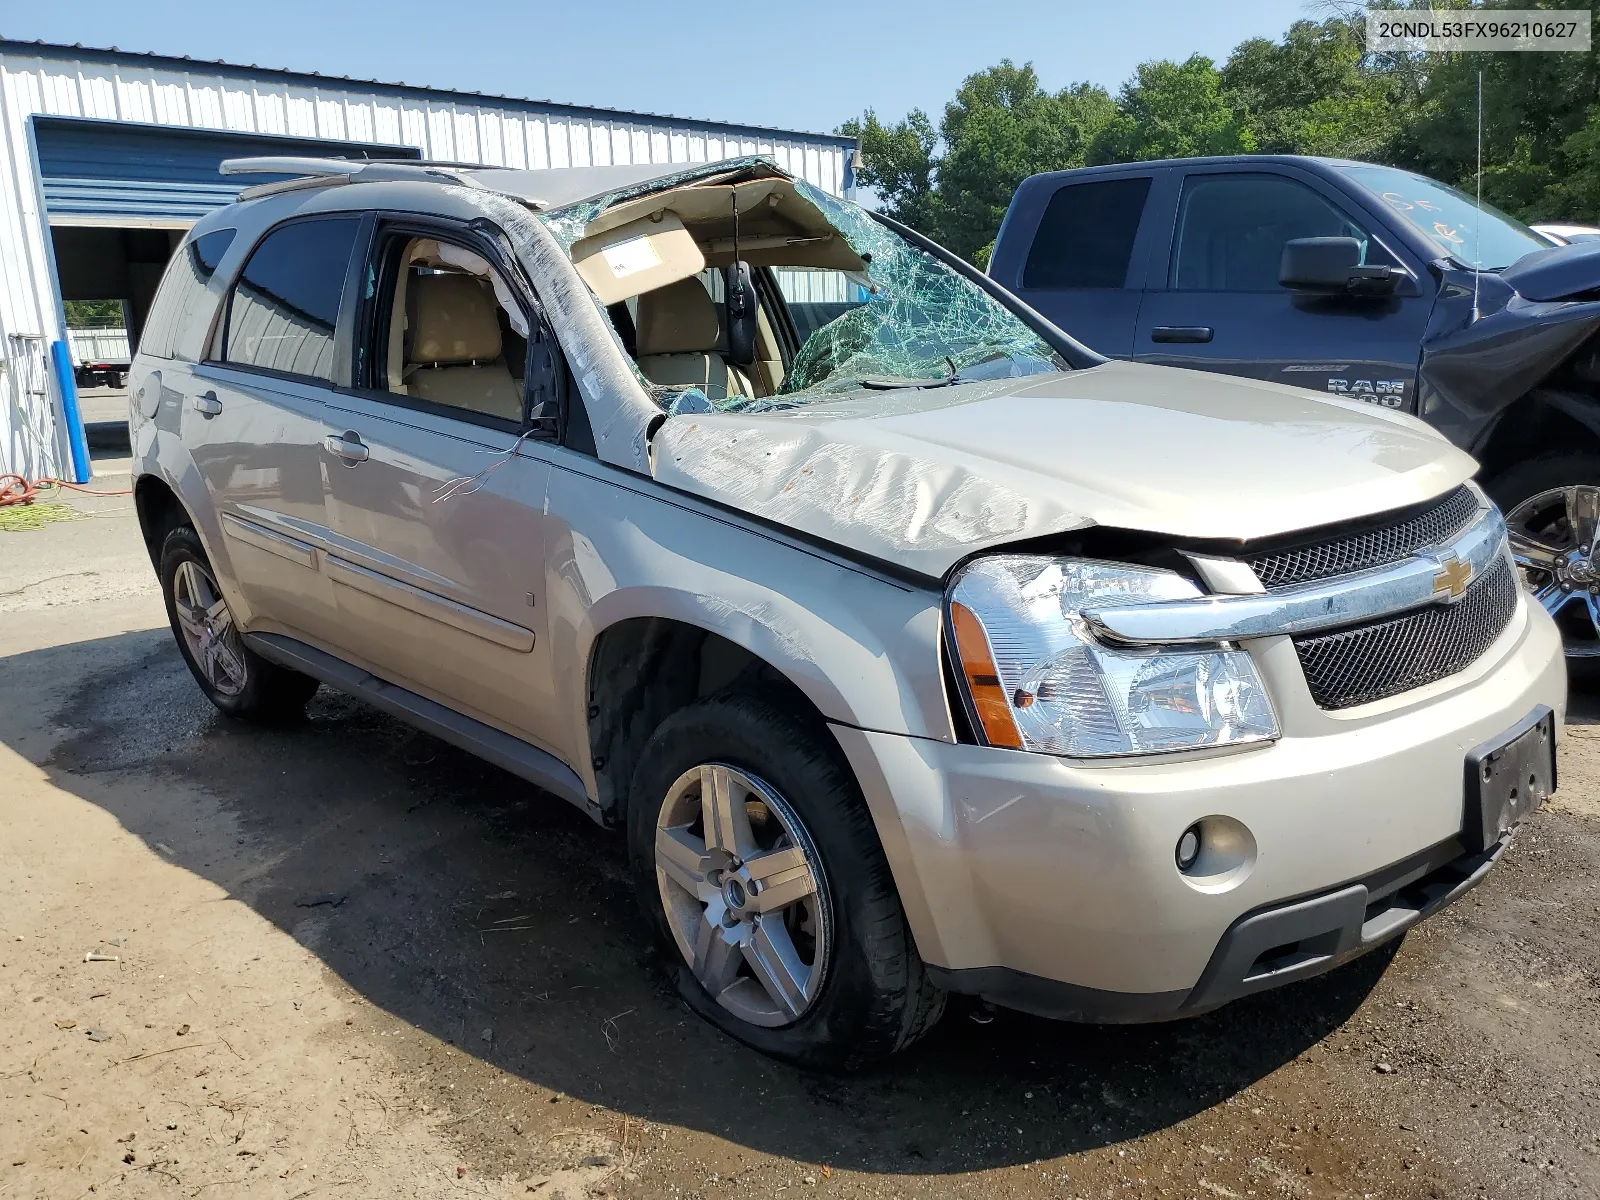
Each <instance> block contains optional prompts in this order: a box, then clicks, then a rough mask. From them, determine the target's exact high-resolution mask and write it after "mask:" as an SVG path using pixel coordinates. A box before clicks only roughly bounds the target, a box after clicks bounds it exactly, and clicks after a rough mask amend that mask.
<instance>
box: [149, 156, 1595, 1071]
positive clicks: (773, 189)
mask: <svg viewBox="0 0 1600 1200" xmlns="http://www.w3.org/2000/svg"><path fill="white" fill-rule="evenodd" d="M225 169H229V170H233V171H238V172H259V173H264V174H267V175H269V176H271V178H270V181H269V182H265V183H261V184H258V185H257V186H255V187H253V188H250V189H248V190H247V191H246V192H244V193H243V194H242V195H241V196H240V199H239V202H238V203H236V204H234V205H232V206H230V207H228V208H225V209H222V210H220V211H218V212H215V213H213V214H211V215H210V216H208V217H206V218H205V219H204V220H203V221H201V222H200V223H199V225H197V226H196V227H195V228H194V230H193V231H192V233H190V234H189V236H188V237H187V239H186V240H185V242H184V244H183V246H182V248H181V250H180V251H179V253H178V254H177V255H176V257H175V259H174V261H173V264H172V265H171V266H170V267H169V269H168V272H167V276H166V279H165V281H164V282H163V284H162V286H161V290H160V293H159V295H158V297H157V299H156V302H155V305H154V308H153V310H152V312H151V315H150V318H149V322H148V326H147V329H146V332H145V335H144V338H143V341H142V343H141V346H140V352H139V354H138V357H137V360H136V362H135V363H134V366H133V371H132V377H131V384H130V391H131V396H132V398H131V404H132V408H133V412H132V428H133V435H134V450H135V456H136V461H137V473H138V479H137V500H138V510H139V517H140V521H141V524H142V528H143V531H144V536H145V539H146V541H147V542H148V545H149V549H150V555H151V559H152V562H153V563H154V564H155V567H156V569H157V571H158V572H159V574H160V578H161V583H162V587H163V588H164V590H165V594H166V602H167V607H168V611H169V613H170V616H171V620H172V628H173V632H174V634H175V636H176V638H177V641H178V645H179V646H180V647H181V649H182V651H183V654H184V656H185V657H186V659H187V660H188V663H189V666H190V667H191V668H192V669H193V672H194V675H195V678H196V680H197V681H198V682H199V685H200V687H201V688H202V689H203V690H204V691H205V693H206V695H207V696H208V697H210V699H211V700H212V701H213V702H214V703H215V704H216V705H217V707H218V708H220V709H222V710H223V711H224V712H226V713H229V714H232V715H235V716H239V717H249V718H265V719H271V718H281V717H283V716H284V715H286V714H294V713H296V712H298V711H300V710H301V709H302V708H303V706H304V704H305V702H306V700H307V699H308V697H309V696H310V695H311V693H312V692H313V691H314V690H315V689H316V687H317V686H318V685H319V683H321V684H328V685H330V686H332V687H334V688H338V689H340V690H343V691H346V692H349V693H351V694H353V695H355V696H358V697H361V698H363V699H365V700H367V701H369V702H370V703H372V704H373V705H376V706H377V707H379V708H382V709H385V710H387V711H388V712H391V713H393V714H396V715H397V716H399V717H401V718H403V719H405V720H407V721H410V722H413V723H415V724H416V725H418V726H420V727H422V728H423V729H426V730H428V731H430V732H432V733H434V734H436V735H437V736H439V737H441V738H444V739H446V740H448V741H450V742H454V743H456V744H458V745H461V746H464V747H467V748H468V749H470V750H472V751H473V752H475V753H477V754H480V755H482V756H483V757H484V758H486V759H488V760H490V761H491V762H494V763H497V764H499V765H500V766H502V767H504V768H505V769H506V770H508V771H511V772H513V773H514V774H516V775H519V776H522V777H523V778H526V779H529V780H532V781H534V782H535V783H537V784H538V785H540V786H541V787H543V788H545V789H547V790H548V791H550V792H553V793H555V794H556V795H559V796H562V797H564V798H566V799H568V800H570V801H571V802H572V803H574V804H576V805H578V806H579V807H580V808H582V809H583V810H584V811H585V812H587V813H589V814H590V815H591V816H592V817H593V818H594V820H596V821H597V822H599V823H601V824H603V825H605V826H608V827H615V828H617V829H620V830H623V831H625V833H626V837H627V839H628V844H629V849H630V854H631V860H632V862H633V865H634V870H635V872H636V876H637V881H638V888H639V894H640V900H641V902H642V903H643V905H644V907H645V910H646V912H647V913H648V914H649V917H650V920H651V922H652V924H653V925H654V927H655V928H656V930H657V931H658V933H659V937H660V941H661V945H662V948H663V950H664V952H665V954H666V955H667V957H668V959H669V960H670V962H671V963H672V969H673V971H674V973H675V975H676V977H677V980H678V986H679V987H680V989H681V991H682V994H683V996H684V997H685V998H686V1000H687V1001H688V1003H689V1004H690V1005H692V1006H693V1007H694V1008H695V1009H696V1010H697V1011H698V1012H700V1013H701V1014H703V1015H704V1016H705V1017H706V1018H708V1019H709V1020H711V1021H713V1022H715V1023H716V1024H717V1025H719V1026H721V1027H722V1028H723V1029H725V1030H727V1031H728V1032H729V1033H731V1034H733V1035H734V1036H735V1037H738V1038H740V1039H742V1040H743V1041H745V1042H747V1043H749V1044H750V1045H752V1046H755V1047H758V1048H760V1049H762V1050H764V1051H766V1052H768V1053H770V1054H774V1055H777V1056H779V1057H782V1058H785V1059H789V1060H791V1061H794V1062H797V1063H802V1064H806V1065H811V1066H824V1067H850V1066H854V1065H858V1064H861V1063H865V1062H869V1061H871V1060H874V1059H877V1058H880V1057H882V1056H885V1055H888V1054H890V1053H892V1052H894V1051H896V1050H898V1049H900V1048H902V1047H904V1046H906V1045H908V1044H909V1043H911V1042H912V1041H914V1040H916V1038H918V1037H919V1036H920V1035H921V1034H923V1033H924V1032H926V1031H927V1030H928V1029H929V1028H930V1027H931V1026H932V1025H933V1024H934V1022H935V1021H936V1020H937V1019H938V1017H939V1014H940V1012H941V1010H942V1008H943V1004H944V997H945V995H946V994H947V993H948V992H961V993H970V994H976V995H980V996H984V997H987V998H989V999H991V1000H993V1001H994V1002H996V1003H999V1004H1002V1005H1009V1006H1012V1007H1015V1008H1019V1009H1025V1010H1028V1011H1031V1012H1035V1013H1042V1014H1046V1015H1051V1016H1057V1017H1063V1018H1069V1019H1073V1020H1082V1021H1150V1020H1161V1019H1166V1018H1172V1017H1181V1016H1185V1015H1189V1014H1193V1013H1198V1012H1203V1011H1206V1010H1208V1009H1211V1008H1214V1007H1216V1006H1217V1005H1220V1004H1223V1003H1225V1002H1227V1001H1229V1000H1232V999H1234V998H1236V997H1239V996H1243V995H1246V994H1248V993H1252V992H1256V991H1260V990H1262V989H1264V988H1269V987H1274V986H1276V985H1279V984H1283V983H1288V982H1290V981H1292V980H1297V979H1303V978H1305V977H1307V976H1310V975H1314V974H1317V973H1319V972H1321V971H1325V970H1327V969H1329V968H1331V967H1333V966H1335V965H1337V964H1339V963H1342V962H1344V961H1346V960H1347V959H1349V958H1351V957H1353V956H1355V955H1357V954H1360V953H1362V952H1363V951H1365V950H1368V949H1370V948H1372V947H1373V946H1375V945H1377V944H1379V943H1381V942H1383V941H1385V940H1387V939H1390V938H1392V937H1394V936H1396V935H1397V934H1399V933H1401V932H1402V931H1403V930H1405V929H1407V928H1408V927H1409V926H1411V925H1412V924H1414V923H1415V922H1417V921H1419V920H1421V919H1422V918H1424V917H1426V916H1427V915H1428V914H1430V913H1432V912H1435V911H1437V910H1438V909H1439V908H1440V907H1442V906H1443V905H1445V904H1448V903H1450V902H1451V901H1452V900H1454V899H1455V898H1456V897H1458V896H1460V895H1461V894H1462V893H1463V892H1464V891H1466V890H1467V889H1468V888H1470V887H1472V886H1473V885H1474V884H1476V883H1477V882H1478V881H1479V880H1480V879H1482V878H1483V876H1484V874H1485V873H1486V872H1487V871H1488V870H1489V869H1490V867H1491V866H1492V865H1493V863H1494V862H1495V861H1496V860H1497V858H1498V857H1499V856H1500V854H1501V853H1502V851H1503V850H1504V848H1505V846H1506V845H1507V842H1508V839H1509V837H1510V835H1511V833H1512V831H1513V830H1514V828H1515V827H1516V826H1517V824H1518V822H1519V821H1520V820H1521V819H1522V818H1523V817H1524V816H1525V815H1526V814H1527V813H1528V812H1529V811H1530V810H1531V809H1532V808H1533V807H1534V806H1536V805H1537V804H1538V803H1539V802H1540V801H1541V799H1542V798H1543V797H1544V796H1545V795H1546V794H1547V793H1548V792H1549V791H1550V790H1551V789H1552V788H1553V787H1554V784H1555V774H1554V772H1555V768H1554V745H1555V738H1556V734H1557V730H1558V729H1559V724H1560V716H1561V711H1562V708H1563V704H1564V697H1565V676H1564V666H1563V659H1562V654H1561V644H1560V639H1559V638H1558V636H1557V633H1556V631H1555V628H1554V626H1553V625H1552V623H1551V621H1550V618H1549V617H1548V616H1547V615H1546V614H1545V612H1544V611H1543V609H1542V608H1540V607H1539V606H1538V605H1537V604H1530V603H1528V602H1527V601H1526V600H1525V599H1524V598H1523V593H1522V590H1521V589H1520V588H1519V586H1518V577H1517V572H1516V567H1515V565H1514V562H1513V559H1512V557H1511V554H1510V551H1509V549H1508V544H1507V534H1506V529H1505V524H1504V522H1503V521H1502V519H1501V516H1500V514H1499V512H1498V511H1496V509H1495V508H1494V506H1493V505H1492V504H1491V503H1490V502H1489V501H1488V500H1487V499H1485V497H1484V495H1483V493H1482V492H1481V491H1480V490H1479V489H1478V488H1477V487H1476V486H1475V485H1474V484H1473V483H1472V481H1471V477H1472V474H1473V471H1474V464H1473V462H1472V460H1471V459H1470V458H1468V457H1467V456H1466V455H1464V454H1462V453H1461V452H1459V451H1457V450H1455V449H1453V448H1452V447H1451V446H1450V445H1449V444H1448V443H1447V442H1445V441H1444V440H1443V439H1442V438H1440V437H1439V436H1438V435H1437V434H1435V433H1434V432H1433V431H1431V430H1430V429H1428V428H1427V427H1426V426H1424V425H1422V424H1421V423H1419V422H1417V421H1415V420H1412V419H1410V418H1408V417H1405V416H1401V415H1398V414H1393V413H1387V412H1380V411H1374V410H1372V409H1371V408H1370V407H1368V406H1364V405H1361V404H1358V403H1354V402H1346V401H1340V400H1335V399H1327V398H1319V397H1317V396H1314V395H1312V394H1309V393H1307V392H1304V391H1300V390H1295V389H1291V388H1285V387H1278V386H1274V385H1271V384H1267V383H1260V382H1255V381H1251V380H1245V379H1232V378H1227V377H1223V376H1218V375H1214V374H1202V373H1199V372H1190V371H1183V370H1176V369H1166V368H1160V367H1149V366H1142V365H1137V364H1131V363H1123V362H1106V361H1104V360H1102V359H1100V358H1099V357H1097V356H1096V355H1094V354H1093V353H1091V352H1089V351H1087V350H1085V349H1084V348H1083V347H1082V346H1080V345H1078V344H1077V343H1076V342H1074V341H1073V340H1072V339H1071V338H1070V337H1068V336H1067V335H1065V334H1063V333H1062V332H1061V331H1060V330H1058V329H1056V328H1055V327H1054V326H1052V325H1051V324H1049V323H1048V322H1047V321H1045V320H1043V319H1042V318H1041V317H1039V316H1038V315H1037V314H1036V313H1034V312H1033V311H1032V310H1030V309H1029V308H1028V307H1027V306H1026V305H1024V304H1022V303H1021V302H1020V301H1018V300H1017V299H1016V298H1015V297H1013V296H1012V295H1010V294H1009V293H1007V292H1006V291H1004V290H1003V289H1002V288H1000V287H998V286H997V285H995V284H994V283H993V282H991V281H989V280H987V279H986V278H984V277H983V276H982V275H980V274H978V273H977V272H975V271H973V270H972V269H971V268H970V267H968V266H966V265H965V264H964V263H961V262H960V261H958V260H957V259H955V258H953V257H952V256H951V255H949V254H947V253H946V252H944V251H943V250H941V249H939V248H938V247H937V246H934V245H932V244H930V243H928V242H927V241H925V240H923V239H922V238H920V237H919V236H917V235H916V234H914V233H912V232H911V231H909V230H907V229H904V228H902V227H900V226H898V225H896V224H895V223H894V222H893V221H889V220H886V219H883V218H882V217H879V216H876V215H874V214H871V213H868V212H866V211H864V210H863V209H861V208H858V207H856V206H855V205H853V204H850V203H848V202H845V201H841V200H839V199H837V198H835V197H833V196H830V195H827V194H825V193H823V192H821V191H819V190H818V189H816V188H814V187H811V186H810V185H808V184H807V183H805V182H804V181H802V180H799V179H795V178H793V177H791V176H790V175H788V174H786V173H785V172H783V171H781V170H779V169H778V168H777V167H775V166H774V165H772V164H771V163H770V162H768V161H766V160H764V159H759V158H747V159H735V160H730V161H726V162H719V163H710V164H698V165H694V166H691V167H687V168H685V167H682V166H679V167H613V168H597V169H592V170H573V171H559V172H514V171H500V170H473V169H465V168H460V167H446V166H434V165H429V164H415V163H412V164H399V163H356V162H341V161H330V160H315V159H313V160H250V161H245V162H239V163H234V164H229V165H228V167H226V168H225Z"/></svg>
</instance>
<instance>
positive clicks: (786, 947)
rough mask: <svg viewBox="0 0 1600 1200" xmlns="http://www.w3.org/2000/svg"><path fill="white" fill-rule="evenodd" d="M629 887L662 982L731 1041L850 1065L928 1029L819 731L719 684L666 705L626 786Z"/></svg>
mask: <svg viewBox="0 0 1600 1200" xmlns="http://www.w3.org/2000/svg"><path fill="white" fill-rule="evenodd" d="M628 827H629V845H630V851H631V855H630V857H631V859H632V863H633V869H634V874H635V882H636V885H637V888H638V892H639V898H640V901H641V903H642V904H643V906H644V909H645V913H646V916H647V918H648V919H649V921H650V923H651V924H652V926H654V928H655V930H656V933H657V935H658V938H659V940H660V942H661V944H662V947H663V949H664V950H665V952H666V954H667V955H668V958H669V961H671V962H672V963H673V974H674V976H675V978H676V981H677V984H678V988H679V991H680V992H681V993H682V994H683V996H684V998H685V999H686V1000H687V1001H688V1002H689V1004H690V1006H691V1007H693V1008H694V1009H695V1010H696V1011H697V1012H698V1013H700V1015H701V1016H703V1017H705V1018H706V1019H707V1020H709V1021H711V1022H712V1023H713V1024H715V1025H717V1026H718V1027H720V1028H721V1029H723V1030H725V1031H726V1032H728V1033H730V1034H732V1035H733V1036H734V1037H736V1038H738V1039H739V1040H740V1041H742V1042H745V1043H747V1044H748V1045H751V1046H754V1047H755V1048H756V1049H758V1050H761V1051H763V1052H765V1053H767V1054H771V1055H773V1056H774V1057H776V1058H781V1059H785V1060H786V1061H789V1062H792V1063H795V1064H797V1065H800V1066H805V1067H813V1068H822V1069H845V1070H848V1069H853V1068H856V1067H860V1066H864V1065H866V1064H868V1063H870V1062H873V1061H876V1060H879V1059H882V1058H886V1057H888V1056H889V1055H890V1054H893V1053H894V1052H895V1051H897V1050H899V1049H901V1048H903V1047H905V1046H908V1045H910V1044H911V1043H912V1042H913V1041H915V1040H916V1039H917V1038H919V1037H921V1036H922V1034H924V1033H925V1032H927V1030H929V1029H931V1028H932V1027H933V1025H934V1023H935V1022H936V1021H937V1020H938V1018H939V1015H940V1013H941V1012H942V1011H943V1008H944V993H943V992H941V991H940V990H939V989H938V988H936V987H935V986H934V985H933V984H932V982H931V981H930V980H929V979H928V975H927V971H926V969H925V968H924V967H923V965H922V960H921V959H920V958H918V956H917V951H916V947H915V945H914V944H913V942H912V938H911V931H910V928H909V927H908V925H907V924H906V918H905V912H904V910H903V909H902V908H901V906H900V898H899V895H898V893H897V892H896V891H895V887H894V879H893V877H892V876H891V874H890V871H889V864H888V863H887V861H886V860H885V859H884V856H883V850H882V848H881V846H880V845H879V843H878V838H877V834H876V832H875V830H874V829H873V826H872V820H871V817H870V815H869V814H868V812H867V809H866V804H865V801H864V800H863V799H862V797H861V794H860V790H859V788H858V787H857V786H856V783H855V780H854V778H853V777H852V776H851V774H850V772H849V770H848V768H847V767H846V765H845V764H844V762H843V760H842V756H841V755H840V754H839V752H838V750H837V748H836V747H834V746H832V745H831V744H830V743H829V741H828V740H827V731H826V729H824V728H822V727H821V726H820V725H819V724H817V723H814V722H806V721H801V720H799V719H797V718H795V717H794V716H791V715H790V714H788V713H787V712H784V711H783V710H781V709H778V708H776V707H774V706H772V705H770V704H768V703H766V702H765V701H763V700H760V699H758V698H756V697H752V696H748V695H744V694H739V693H725V694H721V695H717V696H712V697H709V698H707V699H705V700H702V701H700V702H698V703H696V704H694V705H692V706H690V707H689V708H686V709H684V710H682V711H680V712H678V713H676V714H674V715H673V716H672V717H669V718H668V719H667V720H666V721H665V722H664V723H663V724H662V725H661V727H660V728H659V729H658V730H657V731H656V732H655V734H654V735H653V736H652V737H651V739H650V741H649V743H648V745H647V746H646V747H645V751H644V754H643V755H642V757H641V759H640V762H639V766H638V769H637V770H636V771H635V773H634V778H633V786H632V789H631V793H630V801H629V811H628Z"/></svg>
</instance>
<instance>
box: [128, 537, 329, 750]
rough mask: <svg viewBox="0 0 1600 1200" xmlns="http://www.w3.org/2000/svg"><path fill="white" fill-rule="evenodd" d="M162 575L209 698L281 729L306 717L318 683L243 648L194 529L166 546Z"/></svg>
mask: <svg viewBox="0 0 1600 1200" xmlns="http://www.w3.org/2000/svg"><path fill="white" fill-rule="evenodd" d="M160 577H161V591H162V596H163V599H165V601H166V605H167V620H168V622H169V623H170V624H171V626H172V637H173V640H174V641H176V642H177V643H178V650H179V652H180V653H182V655H183V660H184V662H186V663H188V664H189V671H190V673H191V674H192V675H193V676H194V678H195V682H196V683H198V684H199V685H200V690H201V691H202V692H204V693H205V696H206V699H207V700H210V701H211V703H212V704H215V705H216V706H217V708H219V709H220V710H222V711H223V712H224V713H226V714H227V715H228V716H230V717H238V718H240V719H241V720H247V721H257V722H261V723H263V724H274V725H277V724H285V723H288V722H292V721H295V720H298V719H303V718H304V716H305V710H306V701H308V700H310V699H311V696H312V694H313V693H314V692H315V691H316V690H317V681H316V680H315V679H312V678H310V677H309V676H307V675H302V674H300V673H299V672H298V671H290V670H287V669H285V668H283V667H280V666H278V665H276V664H275V663H270V662H268V661H267V660H266V659H264V658H262V657H261V656H260V655H259V654H257V653H256V652H255V651H253V650H251V649H250V648H249V647H248V646H246V645H245V644H244V641H243V640H242V639H241V638H240V637H239V633H238V630H237V629H236V628H234V625H233V614H232V613H231V612H230V611H229V610H228V604H227V601H226V600H224V599H222V594H221V591H220V590H219V589H218V587H217V581H216V573H215V572H214V571H213V570H212V569H211V563H210V561H209V560H208V559H207V558H206V552H205V547H204V546H202V545H201V544H200V536H199V535H198V534H197V533H195V531H194V529H193V528H191V527H190V526H188V525H180V526H178V527H177V528H176V529H174V530H172V531H171V532H170V533H168V534H167V536H166V538H165V540H164V541H163V542H162V543H161V568H160ZM208 601H209V603H207V602H208ZM218 606H220V609H219V607H218ZM201 609H205V611H204V612H201V611H200V610H201ZM180 614H181V615H180Z"/></svg>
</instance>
